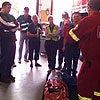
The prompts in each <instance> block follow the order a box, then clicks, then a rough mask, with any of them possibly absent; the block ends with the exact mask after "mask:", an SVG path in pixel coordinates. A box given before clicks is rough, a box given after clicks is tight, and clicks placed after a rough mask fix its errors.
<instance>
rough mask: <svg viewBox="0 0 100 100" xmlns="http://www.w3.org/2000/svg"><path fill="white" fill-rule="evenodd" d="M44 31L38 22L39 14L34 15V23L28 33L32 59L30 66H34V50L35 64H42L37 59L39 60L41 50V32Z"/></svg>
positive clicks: (30, 57) (30, 58)
mask: <svg viewBox="0 0 100 100" xmlns="http://www.w3.org/2000/svg"><path fill="white" fill-rule="evenodd" d="M41 33H42V26H41V24H39V23H38V17H37V15H33V17H32V23H31V24H30V25H29V27H28V31H27V35H28V37H29V60H30V61H31V64H30V67H31V68H32V67H33V63H32V60H33V52H34V51H35V55H34V60H35V66H36V67H38V66H41V65H40V64H39V63H38V62H37V61H38V60H39V51H40V34H41Z"/></svg>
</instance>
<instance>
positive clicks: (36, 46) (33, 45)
mask: <svg viewBox="0 0 100 100" xmlns="http://www.w3.org/2000/svg"><path fill="white" fill-rule="evenodd" d="M39 51H40V40H35V39H33V40H32V39H31V40H30V39H29V60H30V61H32V60H33V53H34V60H39Z"/></svg>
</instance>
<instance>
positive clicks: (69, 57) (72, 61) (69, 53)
mask: <svg viewBox="0 0 100 100" xmlns="http://www.w3.org/2000/svg"><path fill="white" fill-rule="evenodd" d="M79 55H80V49H79V48H78V43H67V44H66V49H65V57H66V66H64V67H65V68H67V73H68V74H69V75H71V71H72V74H73V76H75V75H76V73H77V71H76V69H77V64H78V58H79Z"/></svg>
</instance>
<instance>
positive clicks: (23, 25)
mask: <svg viewBox="0 0 100 100" xmlns="http://www.w3.org/2000/svg"><path fill="white" fill-rule="evenodd" d="M17 20H18V22H19V24H20V41H19V57H18V63H21V59H22V50H23V44H24V41H25V54H24V61H25V62H29V61H28V36H27V29H28V26H29V24H30V23H31V22H32V20H31V16H30V15H29V8H28V7H25V8H24V15H20V16H19V17H18V18H17Z"/></svg>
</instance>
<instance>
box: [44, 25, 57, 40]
mask: <svg viewBox="0 0 100 100" xmlns="http://www.w3.org/2000/svg"><path fill="white" fill-rule="evenodd" d="M57 27H58V26H57V25H55V26H54V28H53V31H52V32H51V30H50V27H49V26H48V27H47V33H55V32H56V31H57ZM46 40H53V41H58V36H57V37H52V38H51V37H46Z"/></svg>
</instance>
